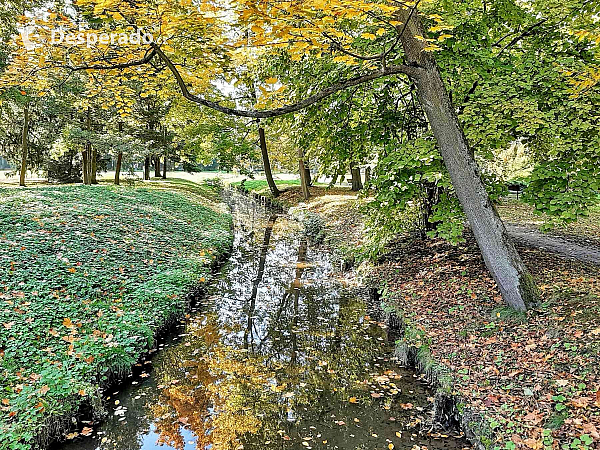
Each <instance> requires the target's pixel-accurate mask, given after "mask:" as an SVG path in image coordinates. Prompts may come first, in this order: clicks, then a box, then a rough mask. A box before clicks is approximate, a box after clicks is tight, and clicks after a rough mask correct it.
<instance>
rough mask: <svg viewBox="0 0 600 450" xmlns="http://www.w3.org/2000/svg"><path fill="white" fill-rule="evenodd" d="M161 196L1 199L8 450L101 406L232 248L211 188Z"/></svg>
mask: <svg viewBox="0 0 600 450" xmlns="http://www.w3.org/2000/svg"><path fill="white" fill-rule="evenodd" d="M152 185H153V187H152V188H127V187H122V188H118V187H112V186H91V187H87V186H63V187H41V188H34V189H28V190H21V189H1V190H0V204H1V205H2V207H1V209H0V280H1V281H0V299H1V301H2V309H0V369H1V373H0V389H1V394H0V401H1V405H0V407H1V416H0V417H1V422H0V448H10V449H26V448H30V447H31V446H32V444H33V443H34V442H39V443H43V442H44V441H46V440H47V439H48V438H50V437H51V436H52V435H55V434H56V433H59V432H61V431H63V430H62V429H61V426H60V424H61V419H64V418H67V419H68V418H70V416H71V415H73V414H75V413H76V412H77V411H78V409H79V407H80V406H81V405H82V404H90V405H96V406H99V405H100V387H101V386H102V385H103V384H106V383H107V382H108V381H109V379H110V378H111V377H113V376H115V375H117V374H120V373H126V372H127V371H128V370H129V368H130V367H131V366H132V365H133V364H135V363H136V361H137V360H138V358H139V357H140V355H142V354H143V353H145V352H147V351H148V350H149V349H151V348H152V346H153V340H154V337H155V334H156V332H157V331H158V330H159V329H160V328H161V327H163V326H164V325H165V324H167V323H169V321H171V320H173V319H174V318H175V317H178V316H181V315H182V314H183V313H184V311H185V308H186V306H187V300H186V294H187V292H188V291H189V289H190V288H191V287H193V286H195V285H198V284H202V283H207V282H208V281H207V280H209V278H210V271H211V267H212V265H213V263H214V261H215V260H216V259H217V258H219V257H220V256H221V255H222V254H223V253H224V252H225V251H226V250H227V249H228V248H229V247H230V245H231V239H232V236H231V230H230V225H231V220H230V217H229V216H227V215H225V214H223V213H220V212H217V211H215V210H213V209H211V208H210V207H209V206H211V205H212V202H210V201H209V200H207V197H206V196H204V195H203V194H204V193H205V192H204V190H203V189H202V188H200V187H198V186H197V185H194V189H189V188H186V183H176V185H173V186H170V185H169V183H159V182H157V183H152Z"/></svg>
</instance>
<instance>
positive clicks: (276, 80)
mask: <svg viewBox="0 0 600 450" xmlns="http://www.w3.org/2000/svg"><path fill="white" fill-rule="evenodd" d="M278 81H279V80H278V79H277V78H274V77H271V78H267V79H266V80H265V83H267V84H276V83H277V82H278Z"/></svg>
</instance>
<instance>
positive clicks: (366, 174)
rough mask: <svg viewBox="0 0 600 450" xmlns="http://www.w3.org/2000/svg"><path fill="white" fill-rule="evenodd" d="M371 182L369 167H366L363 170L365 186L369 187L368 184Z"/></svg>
mask: <svg viewBox="0 0 600 450" xmlns="http://www.w3.org/2000/svg"><path fill="white" fill-rule="evenodd" d="M370 182H371V166H367V167H366V168H365V186H367V188H368V187H369V183H370Z"/></svg>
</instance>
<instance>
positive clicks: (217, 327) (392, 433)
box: [56, 197, 468, 450]
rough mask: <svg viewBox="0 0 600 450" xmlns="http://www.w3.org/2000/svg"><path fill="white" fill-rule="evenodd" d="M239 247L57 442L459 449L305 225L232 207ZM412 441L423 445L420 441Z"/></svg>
mask: <svg viewBox="0 0 600 450" xmlns="http://www.w3.org/2000/svg"><path fill="white" fill-rule="evenodd" d="M232 212H233V215H234V221H235V243H234V249H233V254H232V256H231V258H230V260H229V262H228V263H227V264H225V266H224V267H223V268H222V270H221V271H220V275H219V276H218V278H217V279H216V280H215V281H214V282H213V283H212V286H211V288H210V292H209V295H208V296H207V297H206V298H205V299H204V300H203V301H202V302H201V304H199V305H197V306H196V308H195V310H194V311H192V312H191V313H190V315H189V317H188V318H187V320H185V322H182V323H180V324H179V325H178V328H177V332H176V333H174V335H173V336H172V337H171V338H169V339H167V340H166V341H164V342H163V343H162V344H161V345H160V346H159V349H158V351H156V352H154V353H153V354H152V355H151V356H152V357H151V358H150V359H148V360H147V361H145V362H143V363H141V364H140V365H139V366H138V367H137V368H136V371H135V374H134V375H133V376H132V377H131V379H130V382H129V383H127V387H125V388H123V389H122V390H121V391H119V392H108V393H106V394H107V403H108V404H109V405H110V416H109V417H108V419H107V420H106V421H104V422H103V423H102V424H100V425H97V426H95V425H93V424H89V428H87V429H86V430H85V432H84V434H86V435H87V436H85V437H84V436H81V435H79V436H77V437H75V438H74V439H72V440H70V441H67V443H65V444H61V445H59V446H57V447H56V448H57V449H62V450H75V449H78V450H92V449H97V450H100V449H102V450H108V449H117V450H140V449H158V448H161V449H164V448H175V449H179V450H192V449H211V450H219V449H242V448H244V449H257V450H258V449H261V450H262V449H301V448H304V449H311V448H315V449H317V448H318V449H369V450H370V449H388V450H389V449H392V448H397V449H413V450H420V449H430V448H436V449H437V448H446V449H460V448H463V447H467V446H468V444H467V443H466V441H465V440H463V439H462V438H461V437H460V436H455V435H456V434H457V433H450V435H444V434H438V433H429V432H427V427H426V426H425V424H426V423H427V421H428V418H429V416H430V408H431V401H432V398H431V397H430V396H431V392H430V391H429V390H428V389H427V387H426V386H425V385H424V384H423V383H421V382H420V381H419V380H418V379H417V378H416V376H415V375H414V374H413V372H411V371H408V370H405V369H402V368H400V367H398V365H397V364H396V362H395V361H394V358H393V357H392V355H393V352H392V349H391V346H390V344H389V342H388V339H387V334H386V329H385V325H384V324H382V323H378V322H377V321H375V320H372V319H371V318H370V317H369V310H368V306H367V303H366V302H365V301H364V299H361V298H360V296H358V295H357V294H356V291H354V293H353V290H352V289H349V288H347V287H345V283H344V282H343V280H340V279H336V276H335V272H336V270H335V269H334V267H332V265H331V263H330V261H329V258H328V256H329V255H327V254H326V253H324V252H323V251H322V250H321V249H318V248H312V247H311V245H309V242H307V240H306V238H305V237H304V235H303V233H302V231H301V230H300V228H299V226H298V224H297V223H296V222H294V221H291V220H288V219H286V218H285V216H277V215H271V214H269V212H268V211H265V210H264V209H263V208H261V207H260V206H259V205H257V204H256V203H254V202H253V201H251V200H248V199H246V198H243V197H242V198H241V199H240V198H237V199H235V201H234V202H232ZM415 446H417V447H415Z"/></svg>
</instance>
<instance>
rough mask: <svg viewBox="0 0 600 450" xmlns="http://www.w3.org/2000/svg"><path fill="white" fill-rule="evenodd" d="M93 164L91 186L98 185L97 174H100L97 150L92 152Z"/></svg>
mask: <svg viewBox="0 0 600 450" xmlns="http://www.w3.org/2000/svg"><path fill="white" fill-rule="evenodd" d="M90 159H91V164H90V184H98V178H97V172H98V152H97V151H96V149H95V148H92V151H91V158H90Z"/></svg>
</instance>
